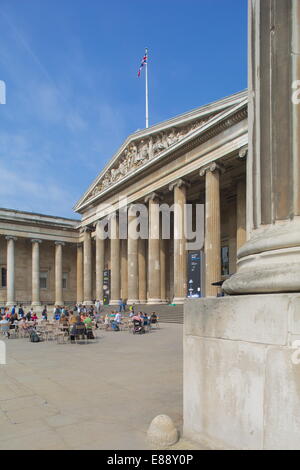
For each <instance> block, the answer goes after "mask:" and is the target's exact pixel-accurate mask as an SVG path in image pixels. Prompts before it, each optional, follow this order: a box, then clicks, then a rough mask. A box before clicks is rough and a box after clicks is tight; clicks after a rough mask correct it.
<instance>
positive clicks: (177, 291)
mask: <svg viewBox="0 0 300 470" xmlns="http://www.w3.org/2000/svg"><path fill="white" fill-rule="evenodd" d="M186 187H187V183H186V182H185V181H184V180H182V179H179V180H177V181H175V182H174V183H172V184H170V186H169V189H170V191H174V299H173V303H177V304H179V303H183V302H184V299H185V298H186V294H187V283H186V276H187V266H186V263H187V260H186V250H185V244H186V240H185V223H186V221H185V204H186Z"/></svg>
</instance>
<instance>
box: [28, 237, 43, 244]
mask: <svg viewBox="0 0 300 470" xmlns="http://www.w3.org/2000/svg"><path fill="white" fill-rule="evenodd" d="M30 241H31V243H42V240H40V239H39V238H31V240H30Z"/></svg>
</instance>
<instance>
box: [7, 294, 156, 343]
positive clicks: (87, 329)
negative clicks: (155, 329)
mask: <svg viewBox="0 0 300 470" xmlns="http://www.w3.org/2000/svg"><path fill="white" fill-rule="evenodd" d="M125 313H126V304H124V303H123V302H122V301H120V303H119V311H111V313H106V314H103V309H102V307H101V304H100V302H95V303H94V305H89V306H87V305H82V304H77V305H75V306H74V308H73V309H68V308H67V307H65V306H64V307H60V306H55V307H54V308H53V311H52V321H55V322H56V323H58V324H59V326H60V327H61V329H62V330H63V331H66V332H68V334H69V336H70V339H71V341H73V340H74V339H75V337H76V336H77V334H76V332H77V331H79V330H84V334H85V335H86V336H87V337H88V338H90V339H92V338H93V327H95V328H96V329H97V328H98V327H99V324H101V323H102V324H104V329H105V330H109V329H110V330H113V331H120V329H121V325H122V324H123V321H124V317H125ZM127 316H128V318H129V320H130V321H131V322H132V328H133V333H144V332H145V331H146V328H147V327H150V326H151V325H154V324H157V322H158V316H157V315H156V313H155V312H153V313H152V314H151V315H148V314H147V313H143V312H137V313H135V305H132V306H130V308H128V315H127ZM49 317H50V318H49ZM49 319H51V313H50V314H49V311H48V308H47V306H46V305H45V306H44V308H43V310H42V313H41V316H40V317H38V315H37V313H36V312H35V311H34V309H33V308H31V309H30V310H28V312H27V313H25V311H24V308H23V305H20V306H19V307H18V308H17V305H14V306H13V307H12V308H8V307H0V327H1V331H2V333H3V334H5V335H6V336H7V337H10V333H11V330H12V329H15V328H16V327H18V328H19V329H21V330H26V329H29V328H30V329H34V328H35V326H36V324H37V323H38V321H40V320H41V321H45V322H46V321H48V320H49Z"/></svg>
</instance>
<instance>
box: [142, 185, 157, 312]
mask: <svg viewBox="0 0 300 470" xmlns="http://www.w3.org/2000/svg"><path fill="white" fill-rule="evenodd" d="M145 202H149V240H148V292H149V297H148V304H159V303H161V292H160V240H159V235H160V229H159V197H158V195H157V194H155V193H153V194H151V195H150V196H148V197H146V199H145Z"/></svg>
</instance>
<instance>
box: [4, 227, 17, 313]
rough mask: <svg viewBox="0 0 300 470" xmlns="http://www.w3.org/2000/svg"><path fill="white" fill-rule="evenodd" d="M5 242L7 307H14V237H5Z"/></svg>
mask: <svg viewBox="0 0 300 470" xmlns="http://www.w3.org/2000/svg"><path fill="white" fill-rule="evenodd" d="M5 238H6V240H7V302H6V305H7V307H11V306H13V305H15V302H16V301H15V241H16V240H17V238H16V237H12V236H8V237H5Z"/></svg>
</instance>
